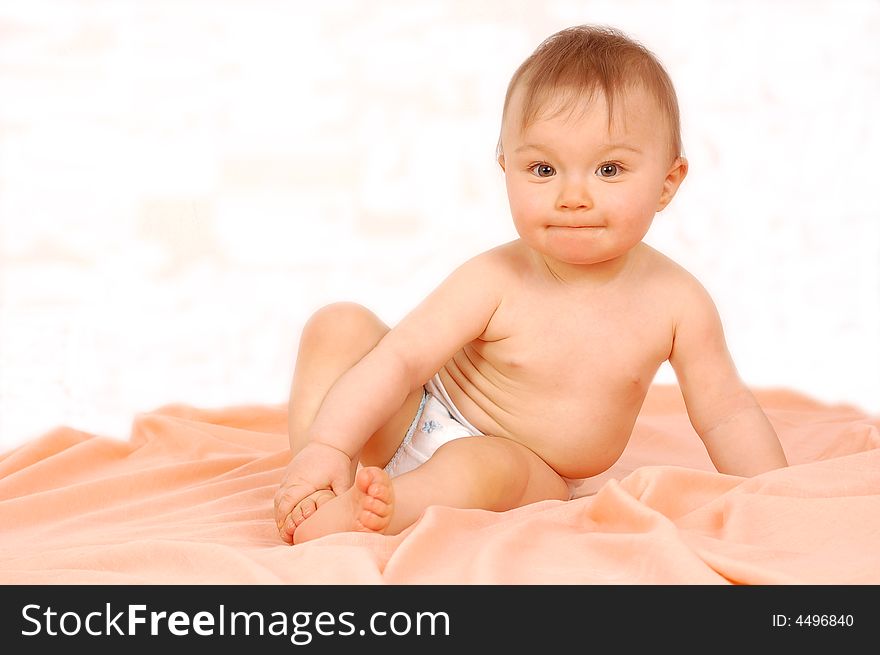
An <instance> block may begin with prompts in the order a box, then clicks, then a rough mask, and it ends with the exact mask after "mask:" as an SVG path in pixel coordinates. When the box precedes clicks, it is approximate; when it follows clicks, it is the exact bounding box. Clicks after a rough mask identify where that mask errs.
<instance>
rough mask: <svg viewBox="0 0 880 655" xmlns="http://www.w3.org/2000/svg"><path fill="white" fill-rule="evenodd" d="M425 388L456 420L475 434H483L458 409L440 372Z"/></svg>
mask: <svg viewBox="0 0 880 655" xmlns="http://www.w3.org/2000/svg"><path fill="white" fill-rule="evenodd" d="M425 390H426V391H427V392H428V393H430V394H431V395H433V396H434V397H435V398H436V399H437V400H438V401H439V402H440V404H441V405H443V407H445V408H446V410H447V411H448V412H449V414H450V415H451V416H452V418H454V419H455V420H456V421H458V422H459V423H461V425H462V426H463V427H464V428H466V429H467V430H469V431H470V432H471V433H473V436H475V437H476V436H477V435H481V434H483V433H482V432H480V430H478V429H477V428H475V427H474V426H473V425H471V423H470V421H468V420H467V419H466V418H465V417H464V416H463V415H462V413H461V412H460V411H459V410H458V407H456V406H455V403H453V402H452V399H451V398H450V397H449V394H448V393H447V392H446V387H444V386H443V381H442V380H441V379H440V373H435V374H434V377H432V378H431V379H430V380H428V381H427V382H426V383H425Z"/></svg>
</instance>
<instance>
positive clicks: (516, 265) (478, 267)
mask: <svg viewBox="0 0 880 655" xmlns="http://www.w3.org/2000/svg"><path fill="white" fill-rule="evenodd" d="M527 263H528V262H527V260H526V257H525V256H524V253H523V249H522V248H520V247H517V242H510V243H505V244H503V245H500V246H496V247H495V248H492V249H491V250H487V251H485V252H482V253H480V254H479V255H476V256H474V257H471V258H470V259H468V260H467V261H466V262H465V263H464V264H462V265H461V267H460V270H461V272H462V273H463V274H464V275H466V276H468V277H472V278H474V279H481V280H484V281H492V282H497V281H500V280H502V279H504V278H508V279H509V278H511V277H517V276H520V275H522V273H523V272H524V271H525V270H526V267H527Z"/></svg>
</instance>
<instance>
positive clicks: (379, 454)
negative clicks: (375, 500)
mask: <svg viewBox="0 0 880 655" xmlns="http://www.w3.org/2000/svg"><path fill="white" fill-rule="evenodd" d="M388 330H389V328H388V326H387V325H385V324H384V323H383V322H382V321H381V320H379V318H378V317H376V315H375V314H373V313H372V312H370V311H369V310H368V309H366V308H365V307H362V306H360V305H356V304H354V303H336V304H333V305H328V306H326V307H323V308H321V309H320V310H318V311H317V312H315V314H314V315H313V316H312V317H311V318H310V319H309V320H308V322H307V323H306V325H305V326H304V327H303V330H302V334H301V336H300V343H299V351H298V354H297V358H296V368H295V370H294V375H293V382H292V383H291V388H290V399H289V404H288V436H289V438H290V450H291V455H295V454H296V453H298V452H299V451H300V450H301V449H302V447H303V446H305V444H306V443H307V441H308V430H309V428H310V427H311V425H312V423H313V422H314V420H315V416H316V415H317V413H318V410H319V409H320V407H321V403H323V402H324V397H325V396H326V395H327V392H328V391H329V390H330V388H331V387H332V386H333V384H334V383H335V382H336V380H338V379H339V378H340V377H341V376H342V374H343V373H345V372H346V371H348V369H350V368H351V367H352V366H354V365H355V364H356V363H357V362H358V361H360V360H361V358H362V357H363V356H364V355H366V354H367V353H368V352H370V351H371V350H372V349H373V348H374V347H375V346H376V344H377V343H379V341H380V340H381V339H382V337H383V336H385V334H386V333H387V332H388ZM367 391H368V390H365V392H367ZM421 395H422V391H421V389H419V390H417V391H415V392H413V393H412V394H411V395H410V396H409V397H408V398H407V399H406V401H405V402H404V404H403V406H402V407H401V409H400V410H399V411H398V412H397V414H396V415H395V416H394V417H393V418H392V419H391V420H390V421H389V422H388V423H387V424H386V425H385V426H383V428H382V429H381V430H379V431H378V432H376V434H374V435H372V436H371V437H370V439H369V440H368V441H367V443H366V444H365V445H364V448H363V450H362V451H361V453H360V455H359V460H360V461H361V462H362V463H363V464H364V465H373V466H384V465H385V464H387V463H388V461H389V460H390V459H391V457H392V456H393V455H394V453H395V451H396V450H397V448H398V446H399V445H400V442H401V440H402V439H403V437H404V435H405V434H406V429H407V427H408V426H409V424H410V422H411V421H412V418H413V416H414V415H415V413H416V411H417V409H418V406H419V402H420V401H421ZM355 465H356V462H353V463H352V476H354V471H355ZM330 498H333V494H332V492H329V493H328V492H327V491H324V490H322V491H318V492H315V493H314V494H312V495H311V496H309V497H308V498H306V499H304V500H303V501H302V502H301V503H299V504H298V505H297V507H296V508H295V509H294V512H292V513H291V516H292V517H293V519H294V521H295V523H300V522H302V520H303V519H304V518H305V517H308V516H309V515H311V514H312V513H314V511H315V510H316V509H317V508H318V507H320V506H321V505H322V504H323V503H324V502H326V501H327V500H329V499H330ZM276 520H277V521H278V525H279V529H280V528H281V526H282V525H283V521H284V520H285V517H276Z"/></svg>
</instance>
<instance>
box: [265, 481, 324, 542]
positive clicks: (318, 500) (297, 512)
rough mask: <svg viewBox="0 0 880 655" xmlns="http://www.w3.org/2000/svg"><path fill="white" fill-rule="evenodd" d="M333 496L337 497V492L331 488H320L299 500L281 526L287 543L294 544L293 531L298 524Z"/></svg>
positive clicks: (283, 537)
mask: <svg viewBox="0 0 880 655" xmlns="http://www.w3.org/2000/svg"><path fill="white" fill-rule="evenodd" d="M333 498H336V494H334V493H333V492H332V491H330V490H329V489H319V490H318V491H316V492H314V493H312V494H309V495H308V496H306V497H305V498H303V499H302V500H301V501H299V503H297V504H296V507H294V508H293V509H292V510H290V514H288V515H287V518H286V519H285V520H284V523H283V524H282V525H281V527H280V528H279V532H280V533H281V538H282V539H283V540H284V541H286V542H287V543H289V544H292V543H293V533H294V531H295V530H296V528H297V526H298V525H299V524H300V523H302V522H303V521H305V520H306V519H307V518H309V517H310V516H311V515H312V514H314V513H315V512H316V511H318V508H319V507H321V505H323V504H324V503H326V502H327V501H328V500H331V499H333Z"/></svg>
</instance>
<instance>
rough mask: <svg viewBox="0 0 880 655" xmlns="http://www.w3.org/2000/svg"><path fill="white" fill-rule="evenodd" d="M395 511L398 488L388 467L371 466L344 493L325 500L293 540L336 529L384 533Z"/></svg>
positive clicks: (294, 535) (363, 470)
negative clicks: (392, 480)
mask: <svg viewBox="0 0 880 655" xmlns="http://www.w3.org/2000/svg"><path fill="white" fill-rule="evenodd" d="M393 513H394V488H393V487H392V485H391V478H390V477H389V476H388V473H386V472H385V470H384V469H380V468H378V467H375V466H369V467H366V468H364V469H361V470H360V471H358V474H357V476H356V477H355V480H354V486H352V487H351V488H350V489H349V490H348V491H346V492H345V493H344V494H342V495H340V496H337V497H335V498H331V499H329V500H328V501H325V502H324V503H323V504H322V506H321V510H320V511H316V512H315V513H314V514H313V515H312V516H310V517H309V520H308V521H303V522H302V523H300V524H299V525H298V526H297V527H296V531H295V532H294V533H293V542H294V543H297V544H298V543H302V542H303V541H309V540H310V539H317V538H318V537H323V536H324V535H325V534H331V533H333V532H383V531H384V530H385V529H386V528H387V527H388V524H389V523H390V522H391V515H392V514H393Z"/></svg>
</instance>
